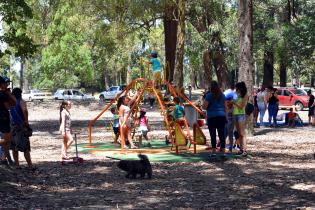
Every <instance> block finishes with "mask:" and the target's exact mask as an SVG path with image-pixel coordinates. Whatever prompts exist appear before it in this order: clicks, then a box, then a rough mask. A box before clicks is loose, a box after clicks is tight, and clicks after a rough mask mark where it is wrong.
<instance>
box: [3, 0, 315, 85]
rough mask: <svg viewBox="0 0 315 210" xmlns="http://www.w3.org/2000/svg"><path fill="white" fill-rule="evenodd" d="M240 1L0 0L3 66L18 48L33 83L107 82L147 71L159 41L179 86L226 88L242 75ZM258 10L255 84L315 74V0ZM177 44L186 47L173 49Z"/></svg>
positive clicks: (262, 5)
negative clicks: (215, 84)
mask: <svg viewBox="0 0 315 210" xmlns="http://www.w3.org/2000/svg"><path fill="white" fill-rule="evenodd" d="M183 9H184V10H183ZM239 9H240V8H239V2H238V1H236V0H224V1H222V0H195V1H184V0H183V1H175V0H173V1H166V0H159V1H156V0H119V1H116V0H105V1H104V0H3V1H1V3H0V12H1V13H0V15H1V17H2V23H3V28H4V30H3V31H4V32H3V33H2V34H0V41H1V42H2V43H6V46H7V47H6V48H5V50H1V52H0V57H1V60H0V61H1V68H2V69H5V68H8V67H10V62H9V58H8V55H13V56H15V57H21V58H24V59H25V60H24V62H25V70H24V71H25V74H24V76H23V77H24V78H22V79H25V80H27V81H28V84H29V88H31V87H37V88H49V89H56V88H60V87H84V88H92V89H97V90H103V89H104V88H108V87H109V86H111V85H117V84H126V83H127V82H128V81H127V80H128V77H130V78H132V77H137V76H147V75H148V73H146V72H150V71H149V69H150V67H149V66H148V65H147V64H145V62H143V60H147V59H148V55H149V54H150V52H151V51H152V50H155V51H157V52H158V54H159V59H160V61H161V63H162V64H163V66H164V71H165V73H164V75H165V76H166V77H167V79H169V80H172V79H173V78H174V77H173V74H174V75H175V74H177V75H179V77H176V78H179V80H180V81H181V82H179V85H187V84H192V85H193V86H194V87H207V84H208V83H209V80H211V79H216V80H218V81H219V83H220V84H221V85H222V87H223V88H226V87H227V86H228V85H229V84H230V83H232V82H236V81H237V80H238V78H239V76H238V74H239V67H240V62H239V57H240V49H241V47H240V42H239V39H240V37H239V30H238V29H237V28H238V20H239V19H238V10H239ZM252 10H253V15H252V16H253V17H252V19H253V20H252V25H253V28H252V30H253V37H252V39H253V49H252V53H253V67H254V68H253V69H252V70H250V71H252V74H253V84H255V85H261V84H262V83H266V84H267V82H266V81H268V84H269V83H271V84H273V85H282V86H285V85H287V84H289V83H292V82H293V81H298V82H300V83H310V82H311V80H314V75H315V72H314V69H315V68H314V63H315V62H314V59H315V53H314V47H315V44H314V43H315V40H314V39H315V38H314V37H315V29H314V27H312V26H313V25H314V23H315V5H314V3H312V1H310V0H306V1H297V0H295V1H292V0H267V1H266V0H264V1H262V0H257V1H253V8H252ZM181 11H185V15H184V16H180V15H181V14H182V12H181ZM181 20H183V22H182V23H183V24H184V25H182V24H175V25H169V27H170V28H166V26H167V25H166V21H173V23H179V22H178V21H181ZM163 23H164V24H163ZM174 27H175V28H174ZM177 27H180V28H179V29H180V30H177V29H178V28H177ZM174 32H175V34H177V35H176V36H175V39H174V35H172V33H174ZM183 33H184V34H185V36H181V35H182V34H183ZM172 36H173V38H172V39H169V38H171V37H172ZM176 37H177V39H176ZM179 37H182V38H180V39H178V38H179ZM181 39H183V42H182V41H181ZM169 40H172V41H169ZM178 41H179V42H178ZM176 43H177V45H179V44H180V45H181V46H178V47H177V50H176V53H179V52H180V51H181V53H182V55H181V54H176V55H175V54H174V56H173V58H172V56H170V54H169V53H175V51H174V49H173V48H172V47H170V44H176ZM182 47H183V48H182ZM2 49H3V48H2ZM172 49H173V50H172ZM167 56H168V57H167ZM169 56H170V57H169ZM169 59H177V60H178V59H179V60H182V62H183V66H182V67H181V65H180V63H178V64H176V65H175V62H174V65H173V66H172V67H171V68H175V71H173V70H171V69H170V66H168V65H169V61H170V60H169ZM169 74H172V76H170V77H169ZM180 74H182V75H183V77H182V79H181V77H180ZM177 83H178V82H177Z"/></svg>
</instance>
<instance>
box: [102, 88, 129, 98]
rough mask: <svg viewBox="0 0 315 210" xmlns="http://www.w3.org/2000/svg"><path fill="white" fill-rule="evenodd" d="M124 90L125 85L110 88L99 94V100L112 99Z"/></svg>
mask: <svg viewBox="0 0 315 210" xmlns="http://www.w3.org/2000/svg"><path fill="white" fill-rule="evenodd" d="M125 88H126V85H120V86H112V87H110V88H109V89H108V90H105V91H103V92H101V93H100V95H99V98H100V100H111V99H114V98H115V97H116V96H117V95H118V94H119V93H121V92H122V91H123V90H125Z"/></svg>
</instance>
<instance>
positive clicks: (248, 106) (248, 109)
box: [245, 103, 254, 116]
mask: <svg viewBox="0 0 315 210" xmlns="http://www.w3.org/2000/svg"><path fill="white" fill-rule="evenodd" d="M253 111H254V105H253V104H251V103H247V104H246V107H245V113H246V115H248V116H249V115H251V113H253Z"/></svg>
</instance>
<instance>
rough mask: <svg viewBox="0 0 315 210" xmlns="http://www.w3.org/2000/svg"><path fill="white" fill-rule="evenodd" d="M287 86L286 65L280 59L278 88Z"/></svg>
mask: <svg viewBox="0 0 315 210" xmlns="http://www.w3.org/2000/svg"><path fill="white" fill-rule="evenodd" d="M286 86H287V63H286V62H285V61H284V60H283V58H281V60H280V87H286Z"/></svg>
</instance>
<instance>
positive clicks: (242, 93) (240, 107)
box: [233, 82, 248, 156]
mask: <svg viewBox="0 0 315 210" xmlns="http://www.w3.org/2000/svg"><path fill="white" fill-rule="evenodd" d="M235 89H236V93H237V96H238V98H237V99H236V100H234V101H233V105H234V109H233V115H234V123H235V127H236V129H237V132H238V134H239V142H240V146H241V148H240V154H241V155H243V156H246V155H247V152H246V149H247V148H246V146H247V145H246V138H245V126H246V115H245V107H246V104H247V102H248V95H247V87H246V85H245V83H244V82H239V83H236V85H235Z"/></svg>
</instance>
